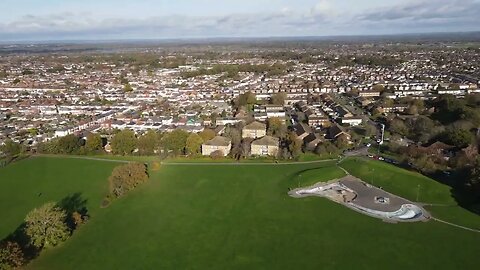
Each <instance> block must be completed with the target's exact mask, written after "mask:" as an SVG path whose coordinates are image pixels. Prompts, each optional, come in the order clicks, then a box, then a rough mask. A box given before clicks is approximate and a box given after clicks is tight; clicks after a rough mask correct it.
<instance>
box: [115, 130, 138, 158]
mask: <svg viewBox="0 0 480 270" xmlns="http://www.w3.org/2000/svg"><path fill="white" fill-rule="evenodd" d="M111 146H112V152H113V153H114V154H115V155H130V154H131V153H132V152H133V151H134V150H135V147H136V146H137V138H136V137H135V133H134V132H133V131H131V130H129V129H124V130H122V131H120V132H118V133H117V134H115V136H113V138H112V141H111Z"/></svg>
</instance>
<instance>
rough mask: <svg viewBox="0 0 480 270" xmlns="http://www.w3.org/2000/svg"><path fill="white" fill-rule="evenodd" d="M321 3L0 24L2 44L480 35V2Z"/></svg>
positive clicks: (39, 18)
mask: <svg viewBox="0 0 480 270" xmlns="http://www.w3.org/2000/svg"><path fill="white" fill-rule="evenodd" d="M334 3H335V2H332V1H326V0H321V1H319V2H317V4H316V5H314V6H312V7H311V8H308V7H307V8H306V9H303V11H302V10H300V9H292V8H281V9H279V10H278V12H268V13H267V12H265V13H260V12H252V13H235V14H227V15H223V16H222V15H218V16H186V15H168V16H155V17H146V18H128V17H123V18H122V17H120V16H119V17H110V18H99V17H96V16H94V15H92V14H89V13H72V12H68V13H58V14H51V15H47V16H38V15H32V14H30V15H25V16H23V17H20V18H18V19H16V20H14V21H11V22H7V23H3V24H2V23H0V40H35V39H117V38H188V37H222V36H230V37H240V36H241V37H252V36H266V37H268V36H307V35H312V36H313V35H351V34H353V35H358V34H385V33H402V32H430V31H433V32H434V31H458V30H480V29H479V27H478V26H477V25H478V23H477V20H476V16H477V14H480V3H479V1H477V0H431V1H426V0H421V1H415V2H408V3H402V4H401V5H395V6H387V7H382V8H380V7H379V8H377V9H375V10H370V11H368V12H362V13H357V14H354V13H349V12H344V11H342V10H339V9H337V8H336V6H335V5H334Z"/></svg>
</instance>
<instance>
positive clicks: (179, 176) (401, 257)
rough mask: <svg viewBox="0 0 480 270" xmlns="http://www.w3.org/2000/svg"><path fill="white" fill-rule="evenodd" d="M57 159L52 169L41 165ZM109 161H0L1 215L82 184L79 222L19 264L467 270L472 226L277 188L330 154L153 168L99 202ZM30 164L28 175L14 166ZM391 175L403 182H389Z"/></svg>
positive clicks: (404, 191)
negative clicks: (85, 203)
mask: <svg viewBox="0 0 480 270" xmlns="http://www.w3.org/2000/svg"><path fill="white" fill-rule="evenodd" d="M58 166H60V167H63V169H61V170H62V173H61V174H58V173H47V172H46V171H50V170H51V171H54V170H55V169H56V167H58ZM113 166H115V164H114V163H111V162H99V161H90V160H88V161H84V160H78V159H65V160H63V159H61V158H36V159H32V160H25V161H21V162H19V163H18V164H14V165H13V166H11V167H7V168H4V169H0V190H1V191H0V192H1V193H2V194H9V193H11V194H12V195H10V200H12V202H10V204H9V205H8V206H9V207H12V205H19V206H16V207H18V208H17V209H16V210H15V211H14V210H12V211H10V212H2V213H0V219H1V220H2V221H3V220H5V219H6V218H7V217H8V216H9V215H12V214H15V215H17V216H18V219H17V221H18V220H19V219H21V217H23V216H24V214H25V213H26V212H27V211H28V210H29V209H30V208H32V207H34V206H35V205H37V204H41V202H40V201H33V200H31V199H29V200H27V201H24V200H22V194H25V193H30V194H31V193H33V194H35V193H36V191H37V190H38V189H39V188H38V187H39V186H40V187H44V188H41V189H42V190H44V189H47V188H48V190H52V192H53V190H56V189H58V191H55V193H58V194H57V195H56V196H52V198H51V199H56V198H61V197H62V196H65V195H68V194H69V193H71V192H75V191H83V194H84V195H85V196H86V197H87V198H89V203H91V205H90V208H91V211H92V218H91V219H90V221H89V222H88V223H87V224H86V225H84V227H82V228H80V229H79V230H78V231H77V232H76V233H75V234H74V235H73V237H72V238H71V239H69V240H68V241H67V242H65V243H64V244H62V245H61V246H59V247H56V248H53V249H51V250H47V251H45V252H43V253H42V254H41V256H40V257H39V258H38V259H36V260H35V261H33V262H32V263H31V264H30V265H29V266H28V267H27V268H29V269H436V270H437V269H475V268H476V267H477V266H478V263H479V259H478V254H479V252H480V246H479V245H478V243H479V241H480V234H476V233H473V232H469V231H464V230H461V229H457V228H455V227H451V226H448V225H445V224H441V223H438V222H433V221H430V222H426V223H401V224H389V223H384V222H382V221H381V220H378V219H375V218H371V217H369V216H365V215H362V214H360V213H357V212H355V211H352V210H350V209H348V208H346V207H343V206H342V205H339V204H336V203H334V202H331V201H329V200H327V199H324V198H317V197H310V198H303V199H294V198H291V197H289V196H288V195H287V191H288V189H289V188H291V187H294V186H296V185H298V184H297V183H296V182H297V181H298V179H299V178H300V177H301V179H302V180H301V181H302V182H301V184H302V185H303V184H309V183H312V182H314V181H315V182H316V181H327V180H330V178H337V177H339V176H341V175H343V172H341V171H340V170H339V169H338V168H336V167H335V165H334V163H329V162H325V163H315V164H299V165H279V166H272V165H266V166H246V165H244V166H242V165H239V166H231V165H225V166H218V165H204V166H188V165H161V168H160V169H159V170H158V171H155V172H152V173H151V178H150V180H149V182H148V183H147V184H145V185H143V186H142V187H140V188H138V189H137V190H135V191H133V192H132V193H131V194H129V195H128V196H126V197H124V198H121V199H119V200H116V201H114V202H113V203H112V204H111V205H110V206H109V207H108V208H104V209H99V208H98V206H99V203H100V199H101V197H102V194H103V193H104V192H105V191H106V186H105V183H106V177H107V176H108V174H109V172H110V170H111V168H112V167H113ZM343 166H344V167H349V168H350V169H351V170H352V173H354V174H358V175H360V174H362V175H363V174H365V177H375V176H374V175H370V176H369V171H368V168H369V167H373V168H375V170H376V172H377V174H378V175H382V176H383V178H384V180H378V181H384V182H381V184H382V186H384V187H385V189H387V188H388V190H389V191H392V192H396V191H398V193H401V194H400V195H405V196H407V197H409V198H410V199H411V198H412V196H413V197H415V190H416V187H417V185H418V183H420V184H421V185H422V186H424V188H425V190H427V188H428V189H433V190H432V191H425V195H424V197H423V199H425V200H428V201H431V202H444V201H447V202H451V199H449V197H448V188H445V187H444V186H443V185H440V184H438V183H436V182H432V183H430V181H431V180H429V179H427V178H423V177H417V176H415V175H412V174H411V173H410V172H405V171H403V170H400V169H398V168H391V167H389V166H384V165H383V163H380V162H365V161H362V160H360V161H353V160H346V161H345V162H344V163H343ZM41 167H44V168H45V171H42V170H40V169H39V168H41ZM364 167H366V168H367V169H365V168H364ZM397 169H398V170H397ZM5 170H6V171H7V172H5ZM29 170H33V171H35V170H36V173H31V174H27V173H24V172H23V171H29ZM42 174H48V176H43V175H42ZM6 175H9V176H10V178H13V177H14V178H15V179H16V180H15V181H16V182H17V183H19V182H25V183H22V184H19V185H21V186H20V187H21V188H16V187H15V186H14V185H12V184H5V183H6V182H8V183H10V182H11V181H12V180H5V176H6ZM300 175H301V176H300ZM87 178H88V179H89V180H85V179H87ZM82 179H83V180H82ZM397 181H400V182H402V183H401V184H399V183H390V182H397ZM43 182H49V183H48V184H47V183H43ZM76 182H80V183H81V184H79V183H76ZM69 186H71V187H69ZM67 187H69V188H67ZM435 190H437V191H435ZM24 204H25V206H22V207H20V205H24ZM95 207H96V208H95ZM2 208H6V207H3V201H2ZM17 211H18V212H22V211H23V212H24V213H18V214H16V212H17ZM444 213H445V214H446V215H448V213H446V212H444ZM469 218H472V220H474V218H473V217H472V216H469ZM13 223H15V222H13ZM12 226H13V225H12ZM8 229H9V228H7V230H8ZM4 230H5V229H4Z"/></svg>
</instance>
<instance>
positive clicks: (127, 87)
mask: <svg viewBox="0 0 480 270" xmlns="http://www.w3.org/2000/svg"><path fill="white" fill-rule="evenodd" d="M123 91H124V92H127V93H128V92H132V91H133V88H132V86H131V85H130V84H129V83H127V84H125V85H124V86H123Z"/></svg>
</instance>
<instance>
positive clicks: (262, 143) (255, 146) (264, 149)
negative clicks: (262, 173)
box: [251, 136, 279, 156]
mask: <svg viewBox="0 0 480 270" xmlns="http://www.w3.org/2000/svg"><path fill="white" fill-rule="evenodd" d="M278 149H279V139H278V138H275V137H272V136H264V137H262V138H260V139H257V140H255V141H253V142H252V144H251V153H252V155H254V156H276V155H277V153H278Z"/></svg>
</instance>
